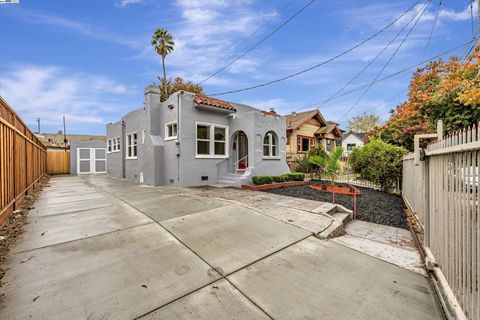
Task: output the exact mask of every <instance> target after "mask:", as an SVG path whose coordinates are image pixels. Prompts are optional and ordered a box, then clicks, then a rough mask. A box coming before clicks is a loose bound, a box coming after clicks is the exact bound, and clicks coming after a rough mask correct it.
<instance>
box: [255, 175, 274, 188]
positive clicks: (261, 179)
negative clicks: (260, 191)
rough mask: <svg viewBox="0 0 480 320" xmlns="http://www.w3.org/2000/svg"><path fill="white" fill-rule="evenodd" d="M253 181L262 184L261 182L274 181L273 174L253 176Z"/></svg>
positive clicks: (268, 182)
mask: <svg viewBox="0 0 480 320" xmlns="http://www.w3.org/2000/svg"><path fill="white" fill-rule="evenodd" d="M252 182H253V184H254V185H257V186H258V185H261V184H270V183H273V177H272V176H253V177H252Z"/></svg>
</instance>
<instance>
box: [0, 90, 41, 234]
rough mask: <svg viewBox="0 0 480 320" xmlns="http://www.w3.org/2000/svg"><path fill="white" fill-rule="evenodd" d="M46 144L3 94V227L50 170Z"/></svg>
mask: <svg viewBox="0 0 480 320" xmlns="http://www.w3.org/2000/svg"><path fill="white" fill-rule="evenodd" d="M46 159H47V150H46V147H45V146H44V145H43V144H42V143H41V142H40V140H38V138H37V137H35V135H34V134H33V133H32V132H31V131H30V130H29V129H28V128H27V126H26V125H25V123H23V121H22V120H21V119H20V118H19V117H18V115H17V114H16V113H15V112H14V111H13V109H12V108H11V107H10V106H9V105H8V104H7V102H6V101H5V100H4V99H3V98H2V97H0V185H1V192H0V226H1V225H3V224H4V223H5V221H6V220H7V218H8V217H9V215H10V214H11V213H12V212H13V210H15V209H17V208H19V206H20V204H21V202H22V201H23V199H24V198H25V195H27V194H28V192H30V191H31V190H32V188H33V186H34V185H35V183H36V182H38V180H39V179H40V178H41V177H42V176H43V175H44V174H45V172H46Z"/></svg>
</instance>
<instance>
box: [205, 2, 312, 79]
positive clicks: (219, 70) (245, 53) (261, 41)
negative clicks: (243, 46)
mask: <svg viewBox="0 0 480 320" xmlns="http://www.w3.org/2000/svg"><path fill="white" fill-rule="evenodd" d="M315 1H317V0H310V2H309V3H307V4H306V5H304V6H303V7H302V8H301V9H300V10H298V11H297V12H295V14H294V15H293V16H291V17H290V18H288V19H287V20H285V21H284V22H283V23H282V24H280V25H279V26H278V27H276V28H275V29H274V30H273V31H271V32H270V33H269V34H267V35H266V36H265V37H263V38H262V39H261V40H260V41H258V42H257V43H255V44H254V45H253V46H251V47H250V48H248V49H247V50H246V51H245V52H243V53H242V54H241V55H239V56H238V57H237V58H235V59H233V60H232V61H231V62H229V63H227V64H226V65H224V66H223V67H221V68H220V69H218V70H217V71H215V72H214V73H212V74H211V75H209V76H208V77H206V78H205V79H203V80H202V81H200V82H199V83H198V84H197V85H200V84H202V83H204V82H206V81H208V80H209V79H211V78H212V77H214V76H215V75H217V74H219V73H220V72H222V71H223V70H225V69H227V68H228V67H230V66H231V65H232V64H234V63H235V62H237V61H238V60H240V59H241V58H243V57H244V56H245V55H247V54H248V53H249V52H250V51H252V50H253V49H255V48H256V47H258V46H259V45H261V44H262V43H263V42H265V41H266V40H267V39H268V38H270V37H271V36H272V35H274V34H275V33H276V32H277V31H278V30H280V29H282V28H283V27H284V26H286V25H287V24H288V23H289V22H290V21H292V20H293V19H295V18H296V17H297V16H298V15H299V14H300V13H302V12H303V11H304V10H305V9H307V8H308V7H310V6H311V5H312V4H313V3H314V2H315Z"/></svg>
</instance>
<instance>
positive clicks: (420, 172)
mask: <svg viewBox="0 0 480 320" xmlns="http://www.w3.org/2000/svg"><path fill="white" fill-rule="evenodd" d="M425 156H426V157H425V160H424V161H415V160H414V156H413V155H409V156H406V157H405V158H404V162H403V168H404V171H403V196H404V198H405V200H406V201H407V202H408V204H409V206H410V207H411V208H412V209H413V211H415V213H416V215H417V218H418V220H419V221H420V223H421V224H422V226H423V227H424V231H425V233H424V242H425V243H424V245H425V249H426V250H425V251H426V252H427V264H428V265H429V266H430V269H431V270H432V271H433V272H434V274H435V275H436V279H437V280H438V282H439V283H440V285H441V286H443V290H444V293H445V295H446V297H447V300H448V301H447V302H449V305H450V307H451V311H452V314H453V315H454V316H455V318H459V319H461V318H465V317H466V318H467V319H472V320H473V319H480V294H479V286H480V275H479V270H480V222H479V217H480V190H479V182H480V181H479V180H480V172H479V170H480V126H475V127H472V128H468V129H466V130H462V131H459V132H456V133H454V134H452V135H450V136H448V137H445V138H444V139H441V140H439V141H437V142H435V143H433V144H430V145H429V146H428V147H427V149H426V150H425Z"/></svg>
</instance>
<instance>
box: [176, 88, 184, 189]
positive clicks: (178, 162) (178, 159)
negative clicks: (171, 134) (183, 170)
mask: <svg viewBox="0 0 480 320" xmlns="http://www.w3.org/2000/svg"><path fill="white" fill-rule="evenodd" d="M182 94H183V91H180V93H179V94H178V95H177V99H178V102H177V140H178V145H177V148H178V151H177V181H180V150H181V147H182V146H181V145H180V141H181V139H180V136H181V134H180V132H181V128H182V126H181V125H180V119H181V117H180V112H181V110H182V99H181V97H180V96H181V95H182Z"/></svg>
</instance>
